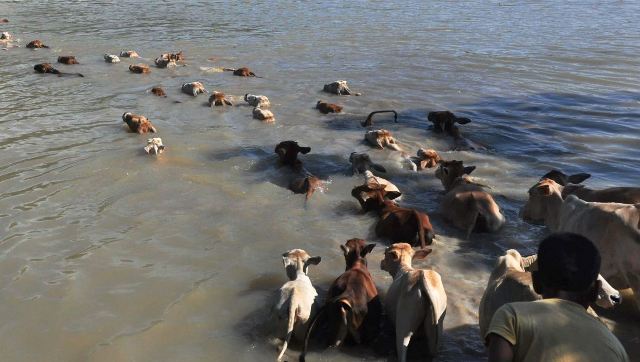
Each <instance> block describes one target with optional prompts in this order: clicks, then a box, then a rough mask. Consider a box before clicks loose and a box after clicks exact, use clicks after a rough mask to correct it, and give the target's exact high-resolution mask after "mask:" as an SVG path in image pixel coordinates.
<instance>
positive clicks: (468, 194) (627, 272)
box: [0, 32, 640, 361]
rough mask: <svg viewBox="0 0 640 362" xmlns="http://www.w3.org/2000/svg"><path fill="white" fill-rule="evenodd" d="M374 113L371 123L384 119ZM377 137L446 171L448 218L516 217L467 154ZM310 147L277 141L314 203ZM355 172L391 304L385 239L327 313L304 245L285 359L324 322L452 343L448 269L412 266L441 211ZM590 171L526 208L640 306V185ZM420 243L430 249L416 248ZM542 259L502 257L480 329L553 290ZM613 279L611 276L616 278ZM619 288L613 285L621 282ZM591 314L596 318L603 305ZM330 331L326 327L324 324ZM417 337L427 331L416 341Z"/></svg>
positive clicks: (298, 185) (350, 331)
mask: <svg viewBox="0 0 640 362" xmlns="http://www.w3.org/2000/svg"><path fill="white" fill-rule="evenodd" d="M12 41H13V37H12V36H11V34H9V33H6V32H5V33H2V34H1V35H0V42H3V43H4V44H9V43H11V42H12ZM26 47H27V48H48V46H46V45H45V44H44V43H42V42H41V41H39V40H34V41H32V42H30V43H29V44H27V46H26ZM120 57H129V58H133V57H138V54H137V53H136V52H135V51H123V52H121V53H120V55H119V56H118V55H114V54H105V56H104V59H105V61H106V62H108V63H118V62H120ZM183 61H184V55H183V53H182V52H178V53H166V54H162V55H161V56H160V57H158V58H157V59H156V60H155V64H156V66H157V67H158V68H166V67H170V66H175V65H176V64H177V63H179V62H183ZM58 62H59V63H63V64H66V65H73V64H78V61H77V59H76V58H75V57H74V56H61V57H59V58H58ZM34 70H35V71H36V72H39V73H52V74H56V75H58V76H63V75H68V74H75V75H78V76H82V74H79V73H64V72H60V71H59V70H57V69H55V68H54V67H53V66H52V65H51V64H49V63H42V64H37V65H35V66H34ZM129 70H130V71H131V72H133V73H148V72H150V69H149V66H148V65H146V64H137V65H133V64H132V65H130V66H129ZM222 70H229V71H233V74H234V75H238V76H245V77H247V76H251V77H254V76H255V74H254V73H253V72H251V71H250V70H249V69H248V68H239V69H228V68H224V69H222ZM181 89H182V91H183V92H184V93H186V94H189V95H192V96H197V95H199V94H202V93H208V91H207V90H206V89H205V87H204V85H203V84H202V83H200V82H190V83H184V84H183V85H182V88H181ZM323 91H324V92H327V93H331V94H335V95H343V96H347V95H360V94H359V93H355V92H353V91H351V90H350V89H349V87H348V85H347V83H346V81H336V82H333V83H329V84H327V85H325V86H324V88H323ZM151 93H152V94H154V95H157V96H162V97H166V93H165V91H164V90H163V89H162V88H160V87H154V88H153V89H152V90H151ZM244 100H245V101H246V102H247V103H248V104H249V105H251V106H252V107H254V109H253V116H254V118H256V119H259V120H261V121H264V122H273V121H274V120H275V118H274V115H273V113H272V112H271V111H270V110H269V108H270V106H271V103H270V101H269V99H268V98H267V97H265V96H261V95H252V94H246V95H245V96H244ZM209 104H210V105H211V106H225V105H232V102H231V101H230V100H229V99H227V97H226V96H225V95H224V93H222V92H219V91H215V92H212V95H211V96H210V98H209ZM316 108H317V109H318V110H319V111H320V112H322V113H325V114H326V113H339V112H341V111H342V107H341V106H339V105H336V104H331V103H327V102H324V101H319V102H318V103H317V105H316ZM380 112H393V113H394V115H395V121H396V122H397V113H395V111H377V112H373V113H371V114H370V115H369V117H368V118H367V120H366V121H365V122H363V123H362V126H363V127H371V126H372V125H373V120H372V116H373V115H374V114H376V113H380ZM122 119H123V121H124V122H125V123H126V124H127V125H128V126H129V128H130V129H131V131H133V132H137V133H139V134H144V133H147V132H156V131H157V130H156V128H155V126H153V124H152V123H151V122H150V121H149V120H148V119H147V118H146V117H144V116H142V115H137V114H133V113H131V112H126V113H124V114H123V116H122ZM428 121H430V122H431V123H432V124H433V130H434V131H435V132H439V133H444V134H446V135H447V136H450V137H452V139H453V140H454V141H455V142H460V141H464V138H463V136H462V135H461V132H460V129H459V127H458V124H460V125H464V124H467V123H469V122H471V120H469V119H468V118H462V117H457V116H455V115H454V114H453V113H451V112H449V111H439V112H430V113H429V115H428ZM364 138H365V140H366V142H368V143H369V144H370V145H371V146H372V147H376V148H379V149H384V148H389V149H391V150H393V151H398V152H401V154H402V158H403V160H405V161H406V164H405V165H406V166H407V167H408V168H409V169H411V170H413V171H418V170H423V169H431V168H436V167H437V169H436V171H435V176H436V177H437V178H438V179H439V180H440V181H441V183H442V186H443V188H444V196H443V197H442V199H441V204H440V213H441V215H442V217H443V218H444V219H445V220H447V221H448V222H449V223H450V224H451V225H453V226H454V227H456V228H458V229H460V230H461V231H463V232H464V233H466V236H467V238H468V237H469V236H470V234H471V233H472V232H477V231H481V232H495V231H497V230H499V229H500V228H501V227H502V226H503V225H504V224H505V217H504V215H503V213H502V212H501V210H500V207H499V205H498V203H497V202H496V201H495V199H494V198H493V196H492V195H491V193H490V191H489V190H490V188H489V187H487V186H486V185H483V184H480V183H478V182H477V181H475V180H474V179H473V178H471V177H470V176H469V174H471V173H472V172H473V171H474V170H475V166H465V165H464V163H463V161H458V160H443V159H441V157H440V155H439V154H438V152H437V151H435V150H431V149H420V150H418V151H417V153H416V157H410V156H409V155H408V154H407V153H405V152H404V150H403V149H402V148H401V146H400V145H399V143H398V141H397V140H396V139H395V138H394V137H393V135H392V134H391V132H390V131H388V130H385V129H377V130H369V131H367V132H366V134H365V137H364ZM164 149H165V146H164V145H163V144H162V140H161V139H160V138H151V139H149V140H148V143H147V146H146V147H145V150H146V151H147V153H153V154H158V153H161V152H162V151H163V150H164ZM310 151H311V148H310V147H304V146H300V145H299V144H298V143H297V142H296V141H291V140H288V141H283V142H280V143H278V144H277V146H276V147H275V153H276V154H277V156H278V159H279V162H280V164H281V165H282V167H286V168H289V169H290V180H289V189H290V190H292V191H293V192H295V193H300V194H305V195H306V199H309V198H310V197H311V196H312V195H313V193H314V191H315V190H317V189H320V188H322V186H323V183H324V181H322V180H320V179H319V178H318V177H316V176H314V175H312V174H311V173H310V172H309V171H308V170H307V169H306V168H305V167H304V163H303V161H302V160H301V159H299V158H298V156H299V155H300V154H303V155H304V154H308V153H309V152H310ZM349 161H350V163H351V166H352V170H353V173H354V174H362V175H363V176H364V183H363V184H361V185H358V186H356V187H354V188H353V190H352V191H351V195H352V196H353V197H354V198H355V199H356V200H357V201H358V203H359V204H360V206H361V207H362V209H363V210H364V212H370V211H374V212H375V213H377V214H378V216H379V220H378V221H377V224H376V226H375V233H376V234H377V235H378V236H379V237H381V238H383V239H387V240H389V241H391V242H394V244H392V245H391V246H389V247H387V248H386V249H385V250H384V259H383V260H382V262H381V265H380V267H381V268H382V269H383V270H385V271H387V272H389V274H390V275H391V276H392V278H393V282H392V284H391V285H390V287H389V289H388V291H387V293H386V296H385V298H384V301H382V300H381V298H380V297H379V295H378V291H377V288H376V285H375V283H374V280H373V278H372V276H371V274H370V273H369V271H368V269H367V268H368V266H367V259H366V257H367V254H369V253H371V251H372V250H373V249H374V246H375V244H367V243H366V242H365V240H362V239H350V240H348V241H347V242H346V243H345V244H344V245H341V246H340V248H341V249H342V252H343V254H344V258H345V264H346V271H345V272H344V273H342V274H341V275H340V276H339V277H338V278H337V279H336V280H335V281H334V282H333V283H332V284H331V286H330V288H329V290H328V292H327V295H326V297H325V298H324V299H325V303H324V305H323V306H322V307H321V308H319V309H318V308H316V304H317V302H316V298H317V296H318V293H317V292H316V289H315V288H314V287H313V285H312V283H311V280H310V279H309V277H308V267H309V266H310V265H318V264H319V263H320V260H321V258H320V257H311V256H310V255H309V254H308V253H307V252H306V251H304V250H301V249H293V250H290V251H288V252H286V253H284V254H283V263H284V268H285V272H286V275H287V277H288V279H289V281H288V282H286V283H285V284H284V285H283V286H282V288H281V289H280V295H279V300H278V302H277V304H276V305H275V306H274V314H275V315H276V316H277V317H279V318H280V320H281V322H282V324H283V326H281V330H280V332H279V333H281V335H280V337H282V338H283V339H284V344H283V346H282V348H281V349H280V352H279V355H278V357H277V358H278V360H280V359H282V358H283V356H284V354H285V351H286V349H287V345H288V343H289V342H290V340H291V338H292V337H296V338H297V339H298V340H303V341H304V344H303V352H302V354H301V356H300V360H304V358H305V354H306V350H307V344H308V341H309V339H310V338H311V337H312V336H313V332H314V330H319V329H322V330H323V331H324V332H325V334H326V336H327V337H326V341H327V343H326V344H327V345H330V346H339V345H341V344H342V343H343V342H344V341H345V340H347V339H348V340H350V341H352V342H355V343H372V342H373V343H375V341H376V339H377V338H378V336H379V335H380V328H381V325H382V324H383V323H384V319H385V318H384V317H386V320H387V321H388V322H389V323H390V325H391V326H392V327H393V329H394V330H395V345H396V352H397V356H398V359H399V360H400V361H405V360H406V359H407V350H408V347H409V344H410V342H411V341H412V340H413V339H416V338H419V339H422V341H423V342H422V343H420V346H423V347H425V349H426V351H424V352H426V354H428V355H431V356H433V355H435V354H436V353H437V351H438V346H439V345H440V343H441V342H442V338H443V337H442V331H443V321H444V317H445V314H446V308H447V295H446V292H445V287H444V286H443V283H442V280H441V277H440V275H439V274H438V273H437V272H436V271H435V270H431V269H415V268H413V267H412V261H413V260H418V259H423V258H425V257H426V256H427V255H428V254H429V253H430V252H431V249H429V248H427V246H428V245H431V244H432V241H433V238H434V237H435V231H434V229H433V227H432V225H431V222H430V220H429V216H428V215H427V214H426V213H425V212H422V211H420V210H416V209H412V208H406V207H401V206H400V205H399V204H398V202H397V201H398V200H400V198H401V195H402V193H401V191H400V190H399V189H398V187H396V186H395V185H394V184H393V183H392V182H391V181H389V180H386V179H384V178H382V177H381V176H379V175H380V174H382V173H385V172H386V170H385V168H384V167H383V166H381V165H379V164H377V163H375V162H373V161H372V159H371V157H370V156H369V155H368V154H367V153H355V152H354V153H352V154H351V155H350V157H349ZM588 177H590V175H588V174H577V175H570V176H569V175H565V174H564V173H562V172H560V171H557V170H553V171H551V172H549V173H547V174H545V175H544V176H543V177H542V178H541V179H540V181H539V182H537V183H536V184H535V185H534V186H533V187H531V188H530V189H529V199H528V200H527V202H526V203H525V205H524V207H523V208H522V212H521V217H522V218H523V219H524V220H525V221H527V222H530V223H536V224H544V225H546V226H548V227H549V229H550V230H551V231H554V232H555V231H564V232H574V233H578V234H582V235H584V236H586V237H588V238H589V239H591V240H592V241H593V242H594V243H595V244H596V246H597V247H598V249H599V250H600V253H601V255H602V267H601V275H600V276H599V279H600V280H601V281H602V287H601V289H600V293H599V297H598V301H597V304H598V305H599V306H601V307H604V308H611V307H614V306H615V305H617V304H619V303H621V297H620V293H619V292H618V290H617V289H626V288H631V289H632V290H633V292H634V293H635V301H636V303H637V304H638V306H639V307H640V230H639V229H640V188H637V187H614V188H608V189H604V190H593V189H590V188H588V187H586V186H583V185H581V184H580V183H581V182H583V181H584V180H585V179H587V178H588ZM413 247H419V248H418V249H414V248H413ZM535 263H536V256H535V255H532V256H527V257H522V256H521V255H520V253H518V251H516V250H508V251H507V252H506V253H505V255H504V256H501V257H499V258H498V260H497V263H496V266H495V268H494V270H493V272H492V273H491V275H490V277H489V281H488V283H487V288H486V290H485V293H484V295H483V296H482V300H481V303H480V309H479V324H480V331H481V333H484V331H486V329H487V327H488V324H489V322H490V320H491V317H492V315H493V313H494V312H495V311H496V310H497V309H498V308H499V307H500V306H501V305H503V304H505V303H509V302H515V301H533V300H536V299H540V298H541V297H540V296H539V295H538V294H536V293H535V292H534V290H533V287H532V281H531V274H530V272H529V270H530V268H531V267H532V266H533V265H535ZM605 278H606V279H605ZM609 283H610V284H609ZM590 312H591V313H593V314H595V312H593V310H590ZM320 325H321V326H322V328H320V327H319V326H320ZM414 337H415V338H414Z"/></svg>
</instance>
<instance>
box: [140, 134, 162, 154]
mask: <svg viewBox="0 0 640 362" xmlns="http://www.w3.org/2000/svg"><path fill="white" fill-rule="evenodd" d="M164 149H165V146H164V145H163V144H162V138H160V137H155V138H149V139H147V145H146V146H145V147H144V151H145V152H146V153H148V154H150V155H159V154H161V153H162V152H164Z"/></svg>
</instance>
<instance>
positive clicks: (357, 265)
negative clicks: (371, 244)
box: [345, 257, 367, 270]
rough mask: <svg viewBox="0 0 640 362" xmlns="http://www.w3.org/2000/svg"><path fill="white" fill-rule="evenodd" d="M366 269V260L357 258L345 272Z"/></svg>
mask: <svg viewBox="0 0 640 362" xmlns="http://www.w3.org/2000/svg"><path fill="white" fill-rule="evenodd" d="M356 268H358V269H364V270H366V269H367V260H366V259H365V258H361V257H359V258H358V259H356V260H355V261H354V262H353V263H351V266H347V268H346V269H345V270H351V269H356Z"/></svg>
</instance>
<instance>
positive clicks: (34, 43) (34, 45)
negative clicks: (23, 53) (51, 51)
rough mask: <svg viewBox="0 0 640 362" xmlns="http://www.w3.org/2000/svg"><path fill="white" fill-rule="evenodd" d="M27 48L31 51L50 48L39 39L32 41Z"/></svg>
mask: <svg viewBox="0 0 640 362" xmlns="http://www.w3.org/2000/svg"><path fill="white" fill-rule="evenodd" d="M26 47H27V48H29V49H40V48H49V46H48V45H45V44H44V43H43V42H42V40H38V39H36V40H32V41H30V42H29V43H28V44H27V45H26Z"/></svg>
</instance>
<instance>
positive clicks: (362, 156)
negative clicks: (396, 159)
mask: <svg viewBox="0 0 640 362" xmlns="http://www.w3.org/2000/svg"><path fill="white" fill-rule="evenodd" d="M349 162H351V170H352V171H353V173H354V174H358V173H364V172H365V171H367V170H372V169H373V170H376V171H378V172H387V170H386V169H385V168H384V167H382V166H381V165H379V164H377V163H374V162H373V161H371V157H370V156H369V155H368V154H366V153H357V152H352V153H351V155H349Z"/></svg>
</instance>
